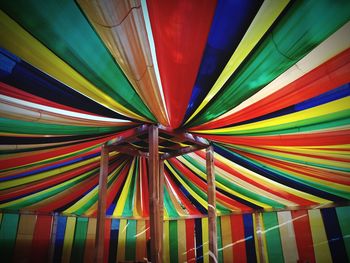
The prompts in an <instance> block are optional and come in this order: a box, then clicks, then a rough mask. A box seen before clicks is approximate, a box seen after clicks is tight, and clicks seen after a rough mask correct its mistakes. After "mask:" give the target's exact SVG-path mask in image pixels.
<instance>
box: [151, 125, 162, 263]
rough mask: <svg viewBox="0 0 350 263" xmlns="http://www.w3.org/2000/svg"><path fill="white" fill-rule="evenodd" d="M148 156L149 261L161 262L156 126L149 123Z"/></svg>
mask: <svg viewBox="0 0 350 263" xmlns="http://www.w3.org/2000/svg"><path fill="white" fill-rule="evenodd" d="M148 143H149V146H148V148H149V158H148V169H149V170H148V174H149V208H150V209H149V213H150V217H149V221H150V230H151V261H152V262H153V263H159V262H162V254H161V251H162V242H161V241H162V236H161V228H163V224H162V223H161V222H160V204H159V196H160V193H159V190H160V184H159V182H160V181H159V170H160V167H159V154H158V143H159V139H158V127H157V126H155V125H151V126H150V127H149V134H148Z"/></svg>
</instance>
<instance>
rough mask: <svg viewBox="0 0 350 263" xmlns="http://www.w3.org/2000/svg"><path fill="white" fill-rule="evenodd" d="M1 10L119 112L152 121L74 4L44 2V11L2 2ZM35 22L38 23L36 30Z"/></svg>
mask: <svg viewBox="0 0 350 263" xmlns="http://www.w3.org/2000/svg"><path fill="white" fill-rule="evenodd" d="M1 7H2V9H3V10H4V12H6V13H7V14H8V15H9V16H11V17H13V19H14V20H15V21H17V23H18V24H20V25H21V26H23V28H25V29H26V30H27V31H28V32H29V33H30V34H32V35H33V36H34V37H35V38H36V39H38V40H39V41H40V42H41V43H43V44H44V45H45V46H46V47H48V48H49V49H50V50H52V51H53V53H55V54H56V55H57V56H58V57H60V58H61V59H62V60H64V61H66V62H67V64H69V65H70V66H71V67H73V68H74V69H75V70H76V71H77V72H79V73H80V74H81V75H82V76H84V77H85V78H86V79H87V80H88V81H89V82H90V83H92V84H93V85H95V86H97V87H98V88H99V90H101V91H102V92H104V93H105V94H108V96H110V97H112V98H113V99H114V100H115V101H116V102H117V103H120V104H121V105H122V108H123V109H127V111H130V112H135V113H136V115H139V116H144V117H146V118H147V119H151V120H154V117H153V116H152V114H151V113H150V112H149V110H148V109H147V107H146V106H145V105H144V103H143V102H142V100H141V98H140V97H139V96H138V95H137V93H136V92H135V91H134V89H133V87H132V86H131V84H130V83H129V81H128V80H127V78H126V77H125V75H124V74H123V72H122V71H121V69H120V67H119V66H118V64H117V63H116V62H115V61H114V59H113V57H112V56H111V54H110V53H109V52H108V50H107V49H106V47H105V45H104V44H103V42H102V41H101V39H100V38H99V37H98V35H97V34H96V32H95V31H94V30H93V28H92V27H91V25H90V24H89V23H88V21H87V20H86V18H85V16H84V15H83V13H82V12H81V10H80V9H79V7H78V6H77V4H76V3H75V2H70V1H68V2H63V3H60V4H58V3H57V2H55V1H45V12H44V11H43V8H42V3H41V2H38V1H23V2H18V3H17V4H16V5H13V3H12V2H11V1H5V2H2V3H1ZM23 10H27V11H28V12H29V13H30V16H28V14H29V13H28V12H27V11H26V12H23ZM62 13H64V16H62ZM37 23H42V24H41V27H40V28H38V27H37V26H36V24H37ZM72 25H74V27H72ZM86 39H88V41H85V40H86ZM57 43H59V45H57ZM82 47H83V48H82Z"/></svg>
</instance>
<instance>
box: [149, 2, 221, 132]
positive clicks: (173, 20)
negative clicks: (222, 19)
mask: <svg viewBox="0 0 350 263" xmlns="http://www.w3.org/2000/svg"><path fill="white" fill-rule="evenodd" d="M215 7H216V1H215V0H207V1H205V2H203V3H201V5H197V4H196V3H195V2H188V1H177V2H172V1H165V2H153V1H147V8H148V13H149V17H150V22H151V26H152V33H153V38H154V42H155V47H156V55H157V60H158V66H159V71H160V77H161V81H162V87H163V90H164V96H165V102H166V105H167V109H168V113H169V120H170V125H171V127H173V128H177V127H179V126H180V124H181V122H182V119H183V117H184V115H185V112H186V109H187V105H188V102H189V100H190V96H191V90H192V87H193V84H194V82H195V79H196V74H197V71H198V68H199V65H200V61H201V57H202V53H203V51H204V48H205V44H206V41H207V36H208V33H209V30H210V24H211V22H212V18H213V15H214V11H215ZM192 43H196V45H195V46H194V45H193V44H192Z"/></svg>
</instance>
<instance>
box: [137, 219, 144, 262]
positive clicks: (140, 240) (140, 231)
mask: <svg viewBox="0 0 350 263" xmlns="http://www.w3.org/2000/svg"><path fill="white" fill-rule="evenodd" d="M136 224H137V225H136V261H139V262H143V261H144V260H145V258H147V244H146V221H145V220H137V221H136Z"/></svg>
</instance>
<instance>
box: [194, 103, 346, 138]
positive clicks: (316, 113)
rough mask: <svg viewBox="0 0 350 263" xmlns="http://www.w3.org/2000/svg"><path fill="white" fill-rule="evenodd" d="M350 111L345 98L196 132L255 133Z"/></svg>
mask: <svg viewBox="0 0 350 263" xmlns="http://www.w3.org/2000/svg"><path fill="white" fill-rule="evenodd" d="M349 109H350V97H345V98H342V99H338V100H335V101H332V102H328V103H325V104H322V105H320V106H316V107H313V108H310V109H306V110H302V111H299V112H295V113H291V114H286V115H283V116H280V117H276V118H272V119H267V120H263V121H258V122H254V123H249V124H243V125H239V126H234V127H227V128H222V129H213V130H198V131H195V132H198V133H208V134H226V133H231V134H232V133H235V132H243V131H244V132H253V131H254V130H256V129H260V128H269V127H274V126H278V125H283V124H287V123H293V122H298V121H302V120H306V119H311V118H317V117H321V116H325V115H329V114H332V113H338V112H341V111H345V110H349Z"/></svg>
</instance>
